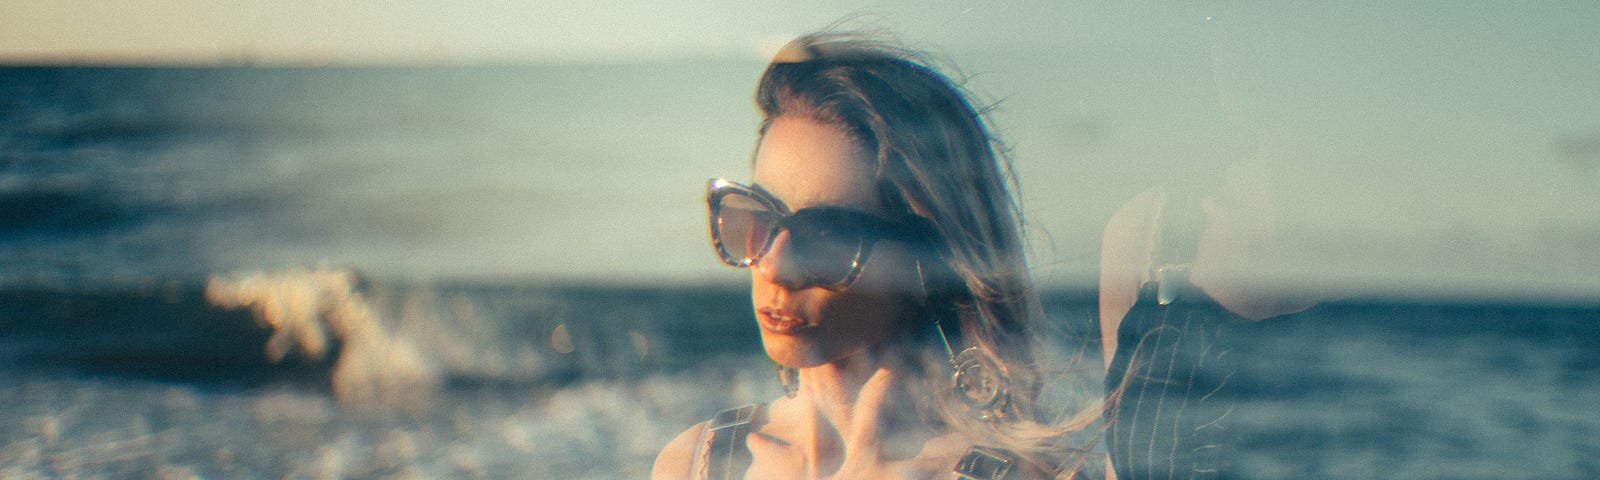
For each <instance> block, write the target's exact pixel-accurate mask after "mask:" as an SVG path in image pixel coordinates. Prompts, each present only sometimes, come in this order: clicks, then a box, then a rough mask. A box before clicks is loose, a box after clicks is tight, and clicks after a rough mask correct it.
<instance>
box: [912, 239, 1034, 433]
mask: <svg viewBox="0 0 1600 480" xmlns="http://www.w3.org/2000/svg"><path fill="white" fill-rule="evenodd" d="M917 281H918V283H919V284H921V285H922V296H923V299H924V300H926V299H927V297H928V287H927V285H928V278H927V277H926V276H924V273H923V271H922V262H921V261H920V260H918V261H917ZM933 328H934V331H935V332H936V333H938V335H939V342H940V343H941V344H943V346H944V352H945V355H947V356H948V358H949V359H950V367H951V368H952V369H953V370H954V371H955V373H954V374H953V375H951V378H950V382H951V384H952V386H951V390H952V391H954V392H955V394H956V397H958V398H960V399H961V402H962V403H965V404H967V407H968V408H971V409H972V411H973V414H974V415H973V416H975V417H977V418H978V419H979V420H984V421H998V420H1001V419H1003V418H1005V417H1006V408H1007V407H1008V406H1010V403H1011V379H1010V378H1008V377H1006V375H1005V371H1004V370H1001V369H1000V361H999V359H997V358H995V356H994V353H992V352H990V351H989V350H988V349H986V348H983V347H981V346H972V347H967V348H966V349H964V350H962V351H961V353H959V354H957V353H956V351H955V349H954V348H951V342H950V337H951V335H950V334H947V333H945V327H944V322H941V321H939V314H938V313H935V314H934V317H933ZM956 333H957V334H959V333H960V331H959V330H958V331H957V332H956ZM957 338H959V337H957Z"/></svg>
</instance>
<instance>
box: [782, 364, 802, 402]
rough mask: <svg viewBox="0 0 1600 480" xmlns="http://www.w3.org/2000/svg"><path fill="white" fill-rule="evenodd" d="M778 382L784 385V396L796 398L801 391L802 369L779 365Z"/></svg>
mask: <svg viewBox="0 0 1600 480" xmlns="http://www.w3.org/2000/svg"><path fill="white" fill-rule="evenodd" d="M778 384H780V385H783V396H784V397H787V398H794V396H795V395H796V394H799V393H800V371H799V370H795V369H793V368H789V367H785V366H783V365H778Z"/></svg>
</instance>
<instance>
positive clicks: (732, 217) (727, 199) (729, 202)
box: [716, 193, 778, 264]
mask: <svg viewBox="0 0 1600 480" xmlns="http://www.w3.org/2000/svg"><path fill="white" fill-rule="evenodd" d="M777 221H778V213H777V212H774V211H772V209H770V208H767V206H766V204H763V203H761V202H760V201H757V200H756V199H754V198H751V197H749V196H745V195H741V194H737V193H733V194H728V195H724V196H723V197H722V199H721V201H720V203H719V205H718V208H717V218H716V226H717V232H716V233H717V238H718V239H719V240H720V241H721V243H722V249H723V251H722V252H719V253H721V254H722V256H723V258H727V259H732V260H734V261H738V262H741V263H745V264H749V263H750V262H751V261H752V260H753V259H755V258H756V257H758V256H760V254H761V253H762V252H761V249H762V248H763V247H766V246H767V240H768V238H767V237H769V236H770V235H772V230H773V225H774V224H776V223H777Z"/></svg>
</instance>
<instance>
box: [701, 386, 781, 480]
mask: <svg viewBox="0 0 1600 480" xmlns="http://www.w3.org/2000/svg"><path fill="white" fill-rule="evenodd" d="M763 407H765V405H763V404H759V403H757V404H751V405H745V406H743V407H738V408H730V409H727V410H723V411H720V412H717V414H716V416H713V417H711V422H710V423H708V424H706V431H705V432H702V433H701V434H700V442H699V443H698V444H697V446H696V447H695V449H696V450H697V451H696V452H695V455H694V457H693V458H694V465H692V466H691V468H692V469H693V470H691V471H693V472H695V475H696V477H698V478H702V479H716V480H723V479H731V478H735V476H738V475H742V474H743V472H744V471H745V470H749V469H750V449H749V445H748V444H746V443H745V437H746V436H749V435H750V424H751V423H753V422H754V421H755V418H756V413H757V412H759V411H761V409H762V408H763Z"/></svg>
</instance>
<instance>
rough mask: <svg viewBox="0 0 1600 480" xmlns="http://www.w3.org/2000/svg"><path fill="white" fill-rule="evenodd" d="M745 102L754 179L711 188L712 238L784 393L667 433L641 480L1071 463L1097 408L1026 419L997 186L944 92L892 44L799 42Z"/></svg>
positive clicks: (1019, 260)
mask: <svg viewBox="0 0 1600 480" xmlns="http://www.w3.org/2000/svg"><path fill="white" fill-rule="evenodd" d="M756 103H757V105H758V107H759V108H760V110H761V113H762V115H763V121H762V123H761V128H760V131H759V132H760V137H759V142H758V145H757V148H756V152H755V157H754V161H753V169H754V172H753V181H752V182H750V184H749V185H741V184H739V183H735V182H731V181H728V180H722V179H717V180H713V181H712V182H711V184H710V186H709V189H708V193H707V199H708V202H709V208H710V213H711V236H712V241H713V245H714V246H715V247H716V249H717V252H718V254H719V255H720V256H721V257H722V260H723V261H724V262H725V263H727V264H729V265H732V266H737V267H748V268H749V269H750V273H751V300H752V303H753V305H754V307H755V316H756V323H757V325H758V326H759V327H760V334H761V341H762V345H763V346H764V347H765V349H766V352H767V354H768V356H770V357H771V358H772V359H773V360H774V361H775V362H777V363H778V365H779V371H780V377H782V381H783V382H784V386H785V389H786V391H787V392H788V393H787V395H785V396H784V397H782V398H778V399H776V400H775V401H773V402H771V403H770V404H768V405H758V406H751V407H746V408H742V409H734V410H728V411H724V412H723V413H721V414H719V415H717V417H716V418H714V419H712V420H711V421H709V422H705V423H702V424H699V425H696V426H694V427H692V428H690V429H688V430H687V431H685V432H683V434H681V435H679V436H678V437H677V439H675V440H673V441H672V443H671V444H669V445H668V446H667V447H666V448H665V449H664V450H663V451H662V452H661V454H660V456H659V457H658V458H657V460H656V465H655V469H654V477H655V478H658V479H661V478H764V479H765V478H774V479H776V478H823V477H828V478H950V477H951V472H952V471H954V472H955V473H956V474H958V475H961V476H962V477H959V478H1048V477H1051V476H1056V475H1058V474H1061V473H1066V474H1067V475H1066V476H1070V472H1071V471H1075V470H1077V469H1078V467H1079V465H1078V462H1080V461H1081V460H1082V458H1083V457H1084V456H1083V455H1066V454H1064V452H1068V451H1071V450H1070V449H1066V448H1064V446H1063V445H1062V444H1061V437H1060V435H1059V433H1061V432H1062V431H1064V430H1068V429H1074V428H1080V427H1082V426H1083V425H1084V424H1086V423H1087V422H1089V421H1092V420H1093V417H1094V413H1093V412H1090V414H1089V415H1079V416H1077V417H1074V418H1073V419H1072V420H1070V421H1066V422H1062V424H1060V425H1054V426H1047V425H1046V424H1045V423H1041V422H1039V421H1038V418H1036V415H1035V412H1034V405H1033V401H1034V396H1035V394H1036V392H1037V391H1038V387H1039V380H1038V378H1037V377H1038V375H1037V373H1036V372H1035V370H1034V367H1033V365H1032V363H1031V352H1032V347H1031V345H1030V342H1032V341H1033V338H1032V337H1031V334H1030V329H1031V328H1032V325H1031V322H1032V321H1033V319H1034V318H1036V317H1037V316H1038V314H1037V308H1038V307H1037V301H1036V299H1035V297H1034V293H1033V291H1032V288H1031V284H1030V282H1029V280H1028V275H1027V269H1026V265H1025V263H1024V259H1023V254H1022V246H1021V245H1022V240H1021V234H1020V225H1021V219H1020V218H1019V217H1020V214H1019V212H1018V209H1017V207H1016V204H1015V202H1014V200H1013V198H1012V196H1011V188H1010V186H1011V185H1012V184H1013V183H1014V182H1013V181H1012V179H1011V177H1010V171H1009V168H1008V165H1007V164H1006V162H1005V161H1004V158H1003V157H1002V156H1000V155H999V154H997V153H996V148H995V146H994V145H993V143H992V142H991V139H990V135H989V133H988V131H987V129H986V128H985V126H984V123H983V121H982V119H981V118H980V116H979V114H978V113H977V112H976V111H975V110H974V109H973V107H972V105H971V104H970V103H969V102H968V101H967V99H966V97H965V95H964V94H963V93H962V92H961V90H960V89H958V88H957V87H956V86H954V85H953V84H952V83H951V82H950V81H949V80H948V79H946V78H945V77H944V76H943V75H941V74H939V73H938V72H936V71H935V70H933V69H932V68H930V67H929V66H928V63H927V62H925V61H922V60H920V59H919V58H918V57H917V56H916V55H914V54H911V53H909V52H906V51H904V50H900V49H896V48H893V47H889V46H886V45H884V44H881V43H877V42H873V41H868V40H863V39H859V38H854V37H848V36H838V35H811V36H806V37H802V38H800V39H797V40H795V41H794V42H791V43H790V44H789V45H787V46H786V47H784V48H783V49H782V50H781V51H780V52H779V53H778V54H777V55H776V57H775V58H774V60H773V62H772V64H771V65H769V66H768V68H767V70H766V72H765V73H764V74H763V76H762V78H761V82H760V85H759V87H758V89H757V93H756ZM1008 475H1009V476H1008Z"/></svg>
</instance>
